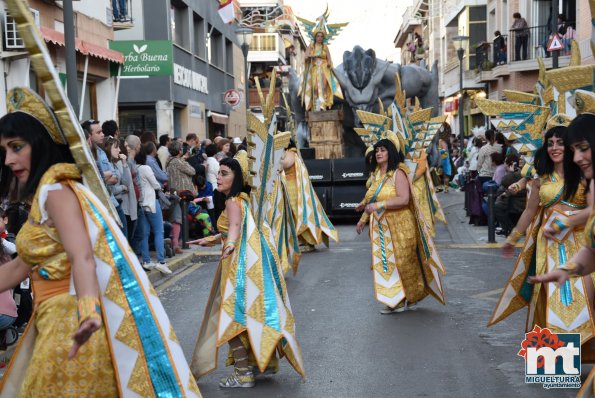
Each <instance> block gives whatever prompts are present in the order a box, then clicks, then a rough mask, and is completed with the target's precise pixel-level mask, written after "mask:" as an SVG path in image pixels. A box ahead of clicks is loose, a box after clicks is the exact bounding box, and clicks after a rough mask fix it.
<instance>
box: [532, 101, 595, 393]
mask: <svg viewBox="0 0 595 398" xmlns="http://www.w3.org/2000/svg"><path fill="white" fill-rule="evenodd" d="M574 101H575V108H576V110H577V112H578V113H579V116H577V117H576V118H575V119H574V120H573V121H572V122H571V123H570V125H569V126H568V145H570V148H571V151H572V152H573V161H574V163H576V165H577V166H578V167H580V169H581V171H582V173H583V176H584V177H585V178H586V179H587V180H590V181H591V186H590V190H591V191H593V189H595V185H594V184H593V175H594V170H593V159H594V158H595V157H594V156H593V148H595V134H594V133H595V114H594V112H595V94H594V93H592V92H587V91H583V90H576V92H575V99H574ZM593 272H595V207H593V206H592V207H591V213H590V217H589V219H588V221H587V224H586V227H585V230H584V241H583V242H582V247H581V248H580V249H579V250H578V252H577V253H576V255H575V256H573V257H572V258H570V259H569V260H568V261H567V262H566V264H562V265H561V266H560V267H558V268H556V269H554V270H551V271H549V272H548V273H546V274H543V275H536V276H534V277H530V278H529V282H531V283H534V284H537V285H539V284H544V286H550V285H551V283H548V282H556V285H557V286H567V285H568V284H570V285H574V286H576V285H577V282H579V283H580V281H581V280H582V281H585V280H587V281H591V280H592V279H591V275H590V274H592V273H593ZM583 283H586V282H583ZM591 326H592V327H593V325H591ZM582 337H583V336H582V333H581V341H582ZM594 396H595V370H593V369H592V370H591V372H590V373H589V376H588V377H587V379H586V380H585V382H584V384H583V387H582V388H581V390H580V391H579V393H578V394H577V397H581V398H583V397H584V398H586V397H594Z"/></svg>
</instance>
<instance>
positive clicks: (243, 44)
mask: <svg viewBox="0 0 595 398" xmlns="http://www.w3.org/2000/svg"><path fill="white" fill-rule="evenodd" d="M252 33H254V31H253V30H252V29H250V28H248V27H245V26H242V27H239V28H238V29H236V35H237V36H238V41H239V42H240V48H241V49H242V54H244V79H245V80H246V81H245V83H246V87H245V90H246V91H245V92H244V97H245V101H246V109H248V51H249V50H250V43H251V42H252Z"/></svg>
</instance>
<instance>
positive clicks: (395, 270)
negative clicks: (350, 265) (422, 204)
mask: <svg viewBox="0 0 595 398" xmlns="http://www.w3.org/2000/svg"><path fill="white" fill-rule="evenodd" d="M394 173H395V172H394V171H390V172H388V173H387V174H386V176H378V177H376V178H375V180H374V182H373V183H372V185H371V186H370V188H369V189H368V192H367V194H366V199H365V202H366V203H370V202H383V201H387V200H390V199H393V198H395V197H397V196H398V192H397V187H396V184H395V175H394ZM374 195H376V198H375V199H374ZM412 206H413V205H412V201H411V200H410V201H409V205H407V206H406V207H402V208H400V209H394V210H388V209H387V210H384V211H383V212H381V213H376V212H375V213H373V216H372V217H370V240H371V242H372V250H373V253H372V256H373V263H372V272H373V273H374V290H375V292H376V299H377V300H378V301H379V302H381V303H383V304H385V305H387V306H389V307H391V308H394V307H396V306H397V305H398V304H399V303H400V302H402V301H403V300H405V299H407V300H408V301H409V302H411V303H415V302H417V301H420V300H421V299H423V298H424V297H425V296H427V294H428V292H427V291H426V289H425V282H424V276H423V272H422V266H421V263H420V260H419V257H418V256H417V244H418V238H419V237H418V227H417V220H416V217H415V213H414V209H413V207H412ZM376 257H381V258H382V261H374V259H375V258H376Z"/></svg>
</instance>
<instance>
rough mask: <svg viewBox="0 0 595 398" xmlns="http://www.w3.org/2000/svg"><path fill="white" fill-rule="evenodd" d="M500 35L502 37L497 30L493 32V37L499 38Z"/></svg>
mask: <svg viewBox="0 0 595 398" xmlns="http://www.w3.org/2000/svg"><path fill="white" fill-rule="evenodd" d="M501 35H502V33H500V31H499V30H497V31H495V32H494V36H501Z"/></svg>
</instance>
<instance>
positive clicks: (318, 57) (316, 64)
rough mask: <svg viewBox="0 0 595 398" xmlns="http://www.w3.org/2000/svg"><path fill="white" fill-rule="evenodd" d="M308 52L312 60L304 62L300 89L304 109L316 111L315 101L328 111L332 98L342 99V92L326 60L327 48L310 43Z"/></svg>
mask: <svg viewBox="0 0 595 398" xmlns="http://www.w3.org/2000/svg"><path fill="white" fill-rule="evenodd" d="M310 51H311V52H312V54H311V55H312V57H314V58H311V59H310V60H308V61H306V69H305V70H304V75H303V82H302V85H301V87H300V89H301V90H300V94H301V95H302V102H303V104H304V109H305V110H306V111H318V109H316V102H317V101H320V104H319V106H320V107H323V108H324V109H330V108H331V107H332V106H333V102H334V99H333V97H337V98H340V99H343V92H342V91H341V85H340V84H339V80H337V77H336V76H335V72H334V71H333V68H332V67H331V65H330V64H329V63H328V60H327V56H329V48H328V46H327V45H326V44H324V43H312V44H311V45H310Z"/></svg>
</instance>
